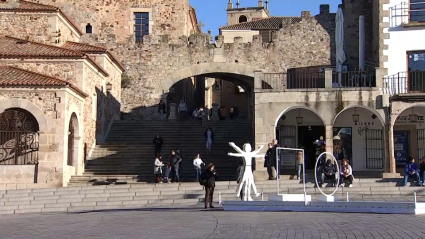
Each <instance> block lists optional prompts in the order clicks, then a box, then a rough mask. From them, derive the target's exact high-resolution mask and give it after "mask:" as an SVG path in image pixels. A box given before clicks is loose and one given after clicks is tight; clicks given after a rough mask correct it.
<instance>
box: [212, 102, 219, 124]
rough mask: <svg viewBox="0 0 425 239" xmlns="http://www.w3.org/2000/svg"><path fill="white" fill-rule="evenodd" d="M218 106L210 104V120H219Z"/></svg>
mask: <svg viewBox="0 0 425 239" xmlns="http://www.w3.org/2000/svg"><path fill="white" fill-rule="evenodd" d="M219 106H220V105H219V104H218V103H213V104H212V115H211V120H219V119H220V118H219V117H218V108H219Z"/></svg>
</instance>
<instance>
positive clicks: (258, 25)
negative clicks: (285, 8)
mask: <svg viewBox="0 0 425 239" xmlns="http://www.w3.org/2000/svg"><path fill="white" fill-rule="evenodd" d="M285 19H286V20H289V21H290V23H291V24H295V23H298V22H300V21H301V20H302V18H301V17H269V18H264V19H259V20H254V21H250V22H244V23H239V24H235V25H229V26H223V27H220V30H266V29H273V30H274V29H275V30H277V29H280V28H282V21H283V20H285Z"/></svg>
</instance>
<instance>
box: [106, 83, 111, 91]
mask: <svg viewBox="0 0 425 239" xmlns="http://www.w3.org/2000/svg"><path fill="white" fill-rule="evenodd" d="M111 90H112V84H111V83H109V82H108V83H106V91H111Z"/></svg>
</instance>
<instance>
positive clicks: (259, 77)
mask: <svg viewBox="0 0 425 239" xmlns="http://www.w3.org/2000/svg"><path fill="white" fill-rule="evenodd" d="M262 85H263V72H262V71H254V89H256V90H257V89H258V90H261V89H262Z"/></svg>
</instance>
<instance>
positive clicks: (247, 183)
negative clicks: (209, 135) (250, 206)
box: [228, 142, 264, 201]
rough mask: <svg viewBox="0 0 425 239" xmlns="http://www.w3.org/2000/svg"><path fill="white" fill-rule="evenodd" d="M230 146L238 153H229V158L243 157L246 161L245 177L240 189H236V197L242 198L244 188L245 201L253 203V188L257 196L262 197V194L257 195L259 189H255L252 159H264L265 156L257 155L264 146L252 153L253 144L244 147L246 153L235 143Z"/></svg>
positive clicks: (239, 186) (241, 181)
mask: <svg viewBox="0 0 425 239" xmlns="http://www.w3.org/2000/svg"><path fill="white" fill-rule="evenodd" d="M229 145H230V146H232V147H233V148H234V149H235V150H236V152H238V153H236V154H235V153H228V155H229V156H234V157H242V158H243V159H244V167H245V169H244V172H243V176H242V178H241V180H240V181H239V185H238V188H237V189H236V196H237V197H240V195H241V190H242V187H243V189H244V195H243V196H244V198H243V200H244V201H253V199H252V197H251V187H252V189H253V190H254V193H255V196H257V197H258V196H260V195H261V194H260V193H257V187H255V183H254V174H252V168H251V164H252V158H262V157H264V155H257V154H258V153H259V152H260V151H261V149H263V147H264V145H260V147H258V149H257V150H255V151H252V152H251V150H252V148H251V144H248V143H246V144H244V145H243V149H244V151H242V150H241V149H240V148H239V147H238V146H236V144H235V143H233V142H230V143H229Z"/></svg>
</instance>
